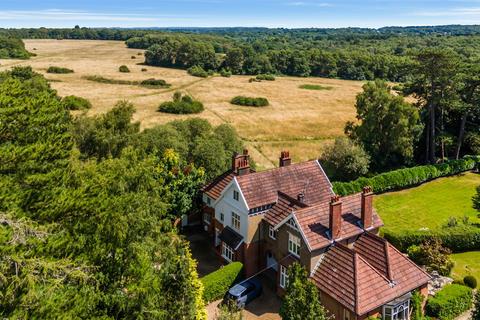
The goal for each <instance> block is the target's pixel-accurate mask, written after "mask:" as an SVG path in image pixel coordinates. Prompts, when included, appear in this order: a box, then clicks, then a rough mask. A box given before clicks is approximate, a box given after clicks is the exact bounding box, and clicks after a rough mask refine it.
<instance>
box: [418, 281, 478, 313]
mask: <svg viewBox="0 0 480 320" xmlns="http://www.w3.org/2000/svg"><path fill="white" fill-rule="evenodd" d="M472 304H473V293H472V289H470V288H469V287H466V286H462V285H460V284H449V285H446V286H445V287H443V289H442V290H440V291H438V292H437V294H435V296H433V297H430V298H429V299H428V302H427V306H426V309H425V311H426V313H427V315H428V316H430V317H435V318H437V319H442V320H450V319H455V318H456V317H457V316H459V315H461V314H462V313H464V312H465V311H467V310H469V309H470V308H471V307H472Z"/></svg>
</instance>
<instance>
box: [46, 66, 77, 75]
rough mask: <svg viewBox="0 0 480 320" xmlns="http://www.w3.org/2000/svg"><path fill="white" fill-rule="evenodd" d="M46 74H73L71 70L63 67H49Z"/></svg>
mask: <svg viewBox="0 0 480 320" xmlns="http://www.w3.org/2000/svg"><path fill="white" fill-rule="evenodd" d="M47 73H73V70H72V69H68V68H63V67H55V66H51V67H49V68H48V69H47Z"/></svg>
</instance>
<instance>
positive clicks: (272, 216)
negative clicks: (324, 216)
mask: <svg viewBox="0 0 480 320" xmlns="http://www.w3.org/2000/svg"><path fill="white" fill-rule="evenodd" d="M306 206H307V205H306V204H304V203H301V202H299V201H298V200H297V199H295V198H293V197H290V196H289V195H287V194H285V193H283V192H280V191H278V198H277V202H276V203H275V205H273V207H272V208H271V209H270V210H268V211H267V213H265V216H264V217H263V218H264V219H265V220H266V221H267V222H268V223H269V224H271V225H272V226H276V225H277V224H279V223H280V222H282V221H283V220H284V219H285V218H287V217H288V216H289V215H290V214H291V213H292V211H293V210H297V209H300V208H305V207H306Z"/></svg>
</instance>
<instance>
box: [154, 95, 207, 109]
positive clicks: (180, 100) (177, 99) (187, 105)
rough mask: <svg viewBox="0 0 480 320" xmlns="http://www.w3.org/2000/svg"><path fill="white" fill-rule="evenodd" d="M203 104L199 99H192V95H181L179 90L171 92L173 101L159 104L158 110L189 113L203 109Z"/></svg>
mask: <svg viewBox="0 0 480 320" xmlns="http://www.w3.org/2000/svg"><path fill="white" fill-rule="evenodd" d="M203 109H204V108H203V104H202V103H201V102H200V101H197V100H193V99H192V97H190V96H188V95H185V96H182V94H181V93H180V92H175V93H174V94H173V101H167V102H163V103H162V104H160V106H159V107H158V111H160V112H166V113H174V114H191V113H200V112H202V111H203Z"/></svg>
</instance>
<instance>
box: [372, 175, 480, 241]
mask: <svg viewBox="0 0 480 320" xmlns="http://www.w3.org/2000/svg"><path fill="white" fill-rule="evenodd" d="M478 185H480V175H479V174H474V173H466V174H462V175H458V176H453V177H448V178H440V179H437V180H434V181H431V182H428V183H425V184H423V185H421V186H419V187H416V188H411V189H407V190H402V191H398V192H390V193H386V194H383V195H380V196H377V197H375V208H376V209H377V211H378V213H379V214H380V216H381V217H382V219H383V222H384V223H385V228H388V229H389V230H391V231H396V232H402V231H407V230H411V231H415V230H419V229H421V228H429V229H436V228H441V227H442V226H444V225H445V224H446V223H447V221H448V219H449V217H456V218H457V220H458V221H459V223H462V222H461V221H462V218H463V217H464V216H468V217H469V221H470V222H472V223H478V222H480V219H479V218H478V217H477V214H478V212H477V211H476V210H475V209H473V208H472V197H473V195H474V194H475V188H476V187H477V186H478Z"/></svg>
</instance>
